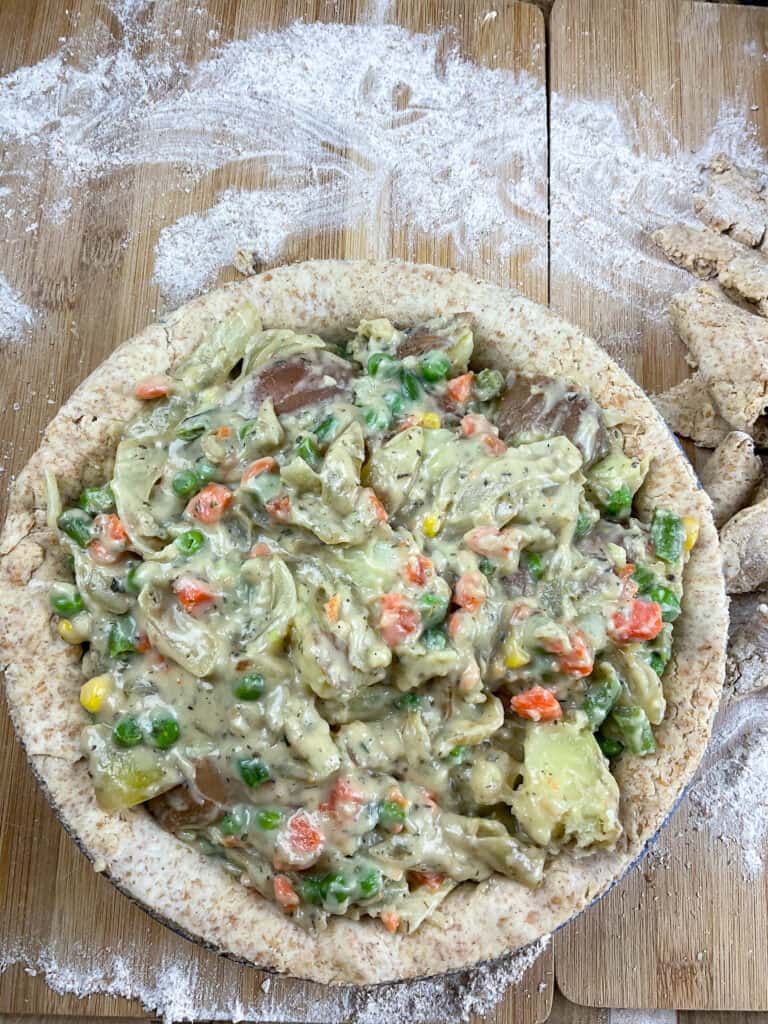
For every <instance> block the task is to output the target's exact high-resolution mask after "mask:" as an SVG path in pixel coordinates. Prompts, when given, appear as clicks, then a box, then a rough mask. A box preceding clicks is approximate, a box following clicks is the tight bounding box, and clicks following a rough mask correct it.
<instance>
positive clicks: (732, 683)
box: [725, 592, 768, 698]
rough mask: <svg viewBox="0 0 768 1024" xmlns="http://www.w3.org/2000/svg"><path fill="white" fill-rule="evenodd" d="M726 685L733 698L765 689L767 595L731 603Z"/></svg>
mask: <svg viewBox="0 0 768 1024" xmlns="http://www.w3.org/2000/svg"><path fill="white" fill-rule="evenodd" d="M725 681H726V686H727V690H728V696H729V697H732V698H739V697H746V696H747V695H748V694H750V693H755V692H756V691H758V690H763V689H765V688H766V687H768V593H763V592H758V593H756V594H744V595H737V596H734V597H733V598H732V600H731V625H730V629H729V633H728V656H727V659H726V667H725Z"/></svg>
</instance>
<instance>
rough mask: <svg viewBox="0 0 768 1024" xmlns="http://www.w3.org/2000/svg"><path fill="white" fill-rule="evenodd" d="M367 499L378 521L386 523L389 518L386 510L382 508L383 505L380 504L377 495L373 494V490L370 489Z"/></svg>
mask: <svg viewBox="0 0 768 1024" xmlns="http://www.w3.org/2000/svg"><path fill="white" fill-rule="evenodd" d="M368 501H369V503H370V506H371V508H372V509H373V513H374V515H375V516H376V518H377V519H378V520H379V522H380V523H386V522H387V521H388V520H389V516H388V515H387V510H386V509H385V508H384V505H383V504H382V502H381V500H380V499H379V497H378V495H376V494H374V493H373V491H371V493H370V495H369V496H368Z"/></svg>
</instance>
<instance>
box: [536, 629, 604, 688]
mask: <svg viewBox="0 0 768 1024" xmlns="http://www.w3.org/2000/svg"><path fill="white" fill-rule="evenodd" d="M543 646H544V648H545V650H547V651H549V652H550V654H556V655H558V661H559V664H560V668H561V670H562V671H563V672H567V673H568V674H569V675H572V676H588V675H589V673H590V672H591V671H592V668H593V667H594V664H595V658H594V655H593V653H592V651H591V650H590V647H589V644H588V643H587V638H586V637H585V636H584V634H583V633H582V631H581V630H580V629H572V630H571V632H570V634H569V637H568V641H567V642H565V641H563V640H548V641H546V642H545V643H544V644H543Z"/></svg>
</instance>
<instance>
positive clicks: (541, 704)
mask: <svg viewBox="0 0 768 1024" xmlns="http://www.w3.org/2000/svg"><path fill="white" fill-rule="evenodd" d="M509 703H510V706H511V707H512V710H513V711H514V712H515V714H518V715H520V717H521V718H528V719H529V720H530V721H531V722H553V721H554V720H555V719H556V718H560V717H561V715H562V713H563V709H562V708H561V707H560V701H559V700H558V699H557V697H556V696H555V695H554V693H552V691H551V690H545V689H544V687H543V686H532V687H531V689H530V690H526V691H525V693H518V694H515V696H514V697H512V698H511V699H510V701H509Z"/></svg>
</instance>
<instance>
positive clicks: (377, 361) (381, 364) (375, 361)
mask: <svg viewBox="0 0 768 1024" xmlns="http://www.w3.org/2000/svg"><path fill="white" fill-rule="evenodd" d="M396 365H397V360H396V359H395V358H394V357H393V356H391V355H390V354H389V353H388V352H374V353H373V354H372V355H371V356H370V358H369V359H368V376H369V377H375V376H376V374H377V373H378V372H379V370H381V371H382V372H383V373H385V374H386V375H387V376H389V374H390V373H391V372H392V370H393V369H394V368H395V366H396Z"/></svg>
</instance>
